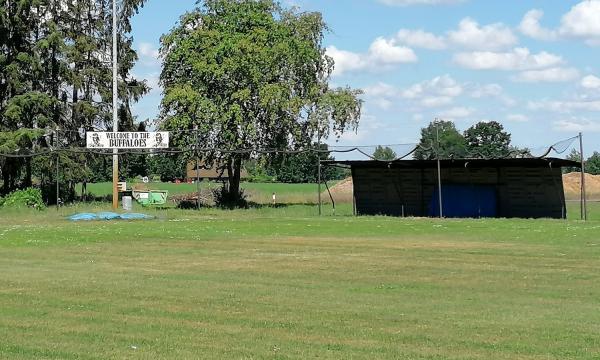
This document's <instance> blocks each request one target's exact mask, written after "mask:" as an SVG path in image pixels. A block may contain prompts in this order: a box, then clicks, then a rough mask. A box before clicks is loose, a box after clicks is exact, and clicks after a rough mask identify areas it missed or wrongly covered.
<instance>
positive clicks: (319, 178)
mask: <svg viewBox="0 0 600 360" xmlns="http://www.w3.org/2000/svg"><path fill="white" fill-rule="evenodd" d="M320 149H321V127H320V126H319V121H318V120H317V159H318V160H319V166H318V168H317V181H318V183H319V184H318V186H317V191H318V192H319V193H318V195H317V197H318V199H319V200H318V201H319V216H321V213H322V209H321V153H320V152H319V150H320Z"/></svg>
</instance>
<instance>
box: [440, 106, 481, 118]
mask: <svg viewBox="0 0 600 360" xmlns="http://www.w3.org/2000/svg"><path fill="white" fill-rule="evenodd" d="M474 112H475V109H473V108H467V107H462V106H459V107H453V108H451V109H447V110H444V111H442V112H440V116H441V117H442V118H443V119H445V120H453V119H460V118H466V117H469V116H471V115H473V113H474Z"/></svg>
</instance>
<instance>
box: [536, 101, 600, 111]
mask: <svg viewBox="0 0 600 360" xmlns="http://www.w3.org/2000/svg"><path fill="white" fill-rule="evenodd" d="M527 107H528V108H529V109H530V110H536V111H537V110H541V111H551V112H558V113H570V112H573V111H600V100H566V101H548V100H543V101H530V102H529V103H528V105H527Z"/></svg>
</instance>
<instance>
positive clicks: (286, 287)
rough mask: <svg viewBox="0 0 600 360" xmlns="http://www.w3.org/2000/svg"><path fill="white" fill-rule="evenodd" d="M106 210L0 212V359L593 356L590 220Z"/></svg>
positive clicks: (598, 224)
mask: <svg viewBox="0 0 600 360" xmlns="http://www.w3.org/2000/svg"><path fill="white" fill-rule="evenodd" d="M592 206H593V208H594V213H597V210H598V207H597V204H593V205H592ZM342 208H344V207H342ZM106 209H107V206H106V205H105V204H103V205H99V206H97V207H86V206H81V205H79V206H75V207H66V208H62V209H60V210H59V211H56V209H48V210H46V211H43V212H31V211H18V210H14V211H4V210H3V211H2V213H1V216H0V273H1V274H2V276H0V334H2V335H1V338H0V339H1V340H0V358H2V359H198V358H202V359H307V358H309V359H313V358H319V359H485V360H489V359H556V360H558V359H560V360H564V359H590V360H591V359H598V358H599V357H600V337H598V333H600V312H599V311H598V309H599V308H600V287H598V286H597V284H598V283H599V282H600V273H599V272H598V268H600V240H599V239H600V238H599V237H598V228H600V221H591V222H588V223H583V222H580V221H573V220H571V221H560V220H444V221H440V220H436V219H398V218H386V217H359V218H355V217H351V216H331V211H330V210H331V209H330V208H328V209H327V211H325V212H324V214H325V216H323V217H318V216H315V214H316V207H314V206H301V205H293V206H284V207H279V208H278V207H264V208H258V209H250V210H235V211H224V210H217V209H210V208H209V209H202V210H200V211H183V210H165V211H159V210H146V212H148V213H150V214H154V215H156V216H157V219H156V220H151V221H146V222H91V223H77V224H74V223H70V222H68V221H66V220H64V217H65V216H66V215H67V214H70V213H72V212H75V211H99V210H106ZM345 210H349V207H345Z"/></svg>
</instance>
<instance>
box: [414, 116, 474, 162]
mask: <svg viewBox="0 0 600 360" xmlns="http://www.w3.org/2000/svg"><path fill="white" fill-rule="evenodd" d="M466 155H467V144H466V142H465V138H464V137H463V136H462V134H461V133H460V132H459V131H458V130H457V129H456V126H455V125H454V123H453V122H452V121H445V120H435V121H432V122H431V123H430V124H429V125H428V126H427V127H425V128H423V129H421V140H420V142H419V147H418V148H417V150H416V151H415V155H414V156H415V159H417V160H432V159H436V158H438V156H439V158H440V159H449V158H463V157H465V156H466Z"/></svg>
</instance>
